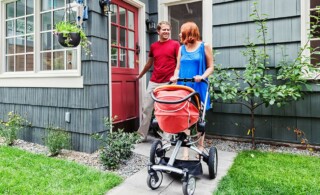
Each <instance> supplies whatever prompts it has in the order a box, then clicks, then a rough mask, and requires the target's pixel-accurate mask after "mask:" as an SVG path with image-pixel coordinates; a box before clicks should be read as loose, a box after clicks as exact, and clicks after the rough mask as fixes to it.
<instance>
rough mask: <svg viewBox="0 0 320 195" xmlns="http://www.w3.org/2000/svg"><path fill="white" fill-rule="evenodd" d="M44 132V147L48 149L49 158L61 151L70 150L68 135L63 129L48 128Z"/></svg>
mask: <svg viewBox="0 0 320 195" xmlns="http://www.w3.org/2000/svg"><path fill="white" fill-rule="evenodd" d="M46 131H47V134H46V137H45V145H46V146H47V147H48V149H49V152H50V154H49V156H56V155H58V154H59V153H60V152H61V150H62V149H69V148H70V134H69V133H68V132H66V131H65V129H62V128H59V127H53V126H49V127H47V128H46Z"/></svg>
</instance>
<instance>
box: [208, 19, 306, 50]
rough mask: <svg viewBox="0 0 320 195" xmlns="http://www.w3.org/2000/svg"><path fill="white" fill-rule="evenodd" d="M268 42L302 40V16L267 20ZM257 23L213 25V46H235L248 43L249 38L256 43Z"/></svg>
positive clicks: (259, 42)
mask: <svg viewBox="0 0 320 195" xmlns="http://www.w3.org/2000/svg"><path fill="white" fill-rule="evenodd" d="M267 30H268V31H267V37H266V40H267V43H268V44H278V43H287V42H300V36H301V34H300V18H284V19H279V20H272V21H268V22H267ZM256 32H257V25H256V24H255V23H253V22H252V23H241V24H230V25H224V26H214V27H213V43H212V45H213V47H214V48H224V47H235V46H243V45H247V44H248V40H250V41H251V42H254V43H256V44H261V43H262V41H261V40H258V39H257V37H256V36H257V34H256Z"/></svg>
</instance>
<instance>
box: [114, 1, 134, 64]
mask: <svg viewBox="0 0 320 195" xmlns="http://www.w3.org/2000/svg"><path fill="white" fill-rule="evenodd" d="M112 6H113V10H114V12H113V13H112V14H111V65H112V66H113V67H114V68H116V67H117V68H129V69H134V68H135V63H134V62H135V60H134V58H135V53H136V49H137V48H136V45H137V40H136V35H137V32H136V26H135V19H134V12H133V11H131V10H129V9H128V8H125V7H122V6H120V5H115V4H113V5H112Z"/></svg>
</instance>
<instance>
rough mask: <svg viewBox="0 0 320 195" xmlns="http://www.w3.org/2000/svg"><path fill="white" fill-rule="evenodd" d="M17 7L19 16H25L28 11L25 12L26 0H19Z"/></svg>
mask: <svg viewBox="0 0 320 195" xmlns="http://www.w3.org/2000/svg"><path fill="white" fill-rule="evenodd" d="M16 5H17V7H16V13H17V14H16V16H17V17H19V16H24V15H26V12H25V6H26V3H25V0H18V1H17V4H16Z"/></svg>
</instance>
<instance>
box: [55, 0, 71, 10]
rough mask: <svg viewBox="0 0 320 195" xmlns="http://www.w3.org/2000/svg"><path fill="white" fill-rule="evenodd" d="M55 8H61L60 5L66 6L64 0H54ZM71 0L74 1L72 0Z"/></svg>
mask: <svg viewBox="0 0 320 195" xmlns="http://www.w3.org/2000/svg"><path fill="white" fill-rule="evenodd" d="M53 2H54V5H53V7H54V8H60V7H64V0H54V1H53ZM70 2H73V1H71V0H70Z"/></svg>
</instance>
